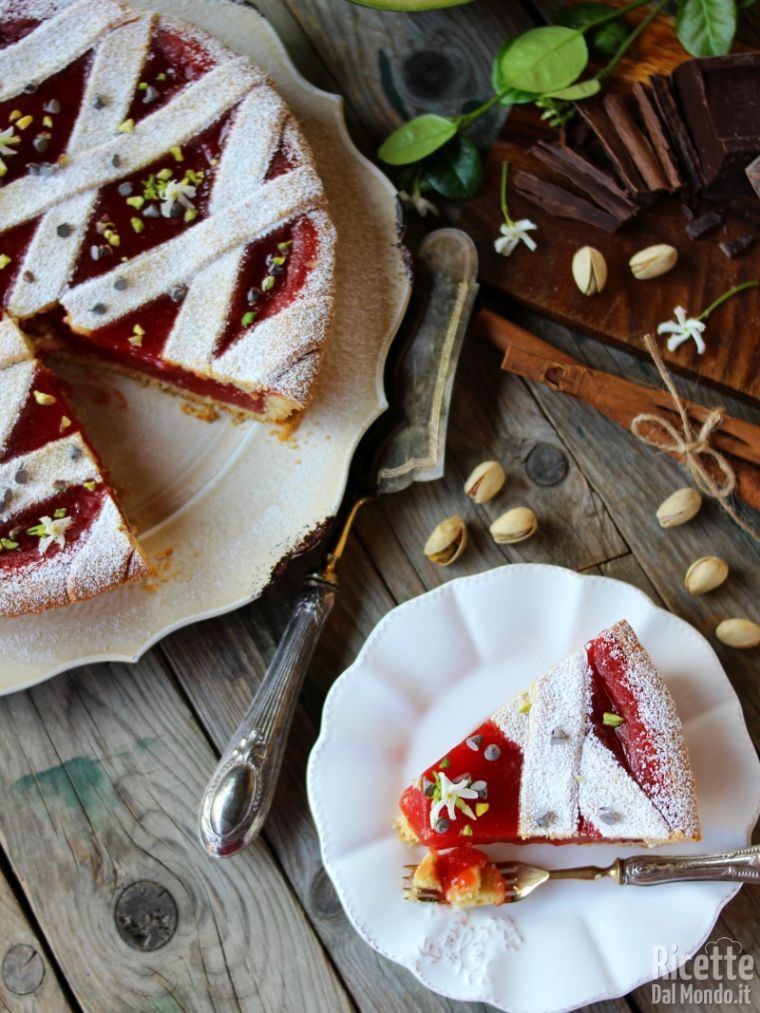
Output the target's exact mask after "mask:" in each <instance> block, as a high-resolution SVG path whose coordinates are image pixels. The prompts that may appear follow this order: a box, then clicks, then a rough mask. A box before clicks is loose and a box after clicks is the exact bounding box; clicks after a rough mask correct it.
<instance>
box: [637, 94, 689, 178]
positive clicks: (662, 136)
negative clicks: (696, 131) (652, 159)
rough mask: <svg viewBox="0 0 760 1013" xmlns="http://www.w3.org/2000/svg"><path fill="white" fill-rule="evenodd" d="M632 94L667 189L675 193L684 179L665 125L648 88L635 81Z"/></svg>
mask: <svg viewBox="0 0 760 1013" xmlns="http://www.w3.org/2000/svg"><path fill="white" fill-rule="evenodd" d="M633 94H634V97H635V99H636V102H637V103H638V107H639V112H640V113H641V118H642V120H643V121H644V126H645V127H646V129H647V133H648V134H649V138H650V140H651V142H652V144H653V145H654V149H655V151H656V152H657V158H658V159H659V161H660V165H661V166H662V169H663V172H664V173H665V176H666V178H667V181H668V189H669V190H670V192H671V193H675V192H676V191H678V190H680V189H681V188H682V187H684V186H685V185H686V180H685V178H684V177H683V175H682V174H681V170H680V169H679V167H678V162H677V161H676V156H675V155H674V154H673V151H672V149H671V146H670V140H669V138H668V134H667V131H666V128H665V125H664V124H663V122H662V120H661V119H660V115H659V113H658V112H657V110H656V109H655V106H654V102H653V100H652V97H651V94H650V91H649V89H648V88H645V87H644V85H643V84H642V83H641V82H640V81H636V82H635V84H634V86H633Z"/></svg>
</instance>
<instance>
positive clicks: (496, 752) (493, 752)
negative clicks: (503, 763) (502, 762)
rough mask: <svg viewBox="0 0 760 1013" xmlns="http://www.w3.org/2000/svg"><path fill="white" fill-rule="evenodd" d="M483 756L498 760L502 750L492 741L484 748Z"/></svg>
mask: <svg viewBox="0 0 760 1013" xmlns="http://www.w3.org/2000/svg"><path fill="white" fill-rule="evenodd" d="M483 756H485V758H486V759H487V760H498V759H499V757H500V756H501V750H500V749H499V747H498V746H496V745H494V744H493V743H491V745H490V746H486V748H485V749H484V750H483Z"/></svg>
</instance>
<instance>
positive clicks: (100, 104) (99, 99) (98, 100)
mask: <svg viewBox="0 0 760 1013" xmlns="http://www.w3.org/2000/svg"><path fill="white" fill-rule="evenodd" d="M107 105H108V103H107V102H106V97H105V95H96V96H95V98H94V99H93V100H92V108H93V109H105V107H106V106H107Z"/></svg>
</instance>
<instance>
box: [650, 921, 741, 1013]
mask: <svg viewBox="0 0 760 1013" xmlns="http://www.w3.org/2000/svg"><path fill="white" fill-rule="evenodd" d="M681 959H682V958H681V957H680V955H679V953H678V946H677V945H675V944H674V945H672V946H664V945H659V944H658V945H656V946H654V947H653V948H652V973H653V975H655V976H656V977H657V979H658V980H657V981H653V982H652V985H651V989H652V1002H653V1003H659V1004H661V1005H663V1006H675V1007H684V1006H713V1005H714V1006H749V1005H750V1003H751V992H752V982H753V981H754V980H755V961H754V958H753V956H752V954H750V953H744V952H743V947H742V944H741V943H740V942H737V940H736V939H731V938H730V936H721V937H720V938H719V939H712V940H710V942H709V943H705V946H704V949H703V951H702V952H701V953H698V954H697V955H696V956H695V957H694V958H693V960H690V961H686V962H685V963H681ZM679 965H680V966H679Z"/></svg>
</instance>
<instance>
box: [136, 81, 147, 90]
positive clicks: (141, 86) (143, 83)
mask: <svg viewBox="0 0 760 1013" xmlns="http://www.w3.org/2000/svg"><path fill="white" fill-rule="evenodd" d="M147 87H148V82H147V81H140V83H139V84H138V86H137V90H138V91H145V90H146V89H147Z"/></svg>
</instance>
